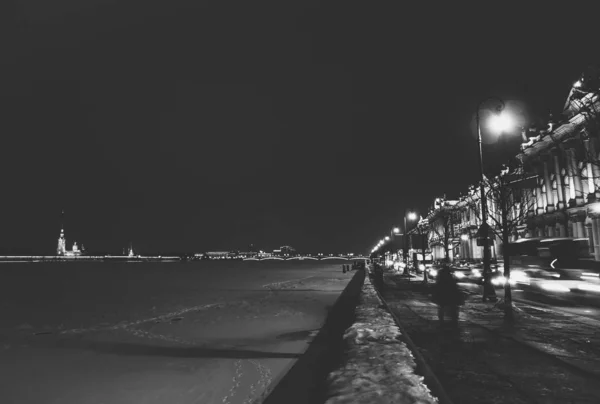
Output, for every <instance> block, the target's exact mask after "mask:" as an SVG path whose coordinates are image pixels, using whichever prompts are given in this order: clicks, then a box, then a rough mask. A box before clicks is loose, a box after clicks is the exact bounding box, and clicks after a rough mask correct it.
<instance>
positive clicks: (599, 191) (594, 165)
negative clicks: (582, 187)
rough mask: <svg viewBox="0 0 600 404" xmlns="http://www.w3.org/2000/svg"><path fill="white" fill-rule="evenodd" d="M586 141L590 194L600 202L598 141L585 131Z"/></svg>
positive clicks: (584, 142)
mask: <svg viewBox="0 0 600 404" xmlns="http://www.w3.org/2000/svg"><path fill="white" fill-rule="evenodd" d="M584 136H585V139H584V141H583V145H584V146H585V151H586V155H587V156H588V158H587V160H588V162H587V170H588V177H591V178H590V181H589V183H590V194H593V197H591V199H592V200H598V199H599V196H600V167H599V166H598V157H597V155H596V140H595V139H594V138H592V137H590V136H589V135H588V133H587V131H585V129H584Z"/></svg>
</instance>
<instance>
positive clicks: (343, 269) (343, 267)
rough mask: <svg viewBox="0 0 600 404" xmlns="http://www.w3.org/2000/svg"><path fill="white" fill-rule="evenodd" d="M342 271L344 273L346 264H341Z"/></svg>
mask: <svg viewBox="0 0 600 404" xmlns="http://www.w3.org/2000/svg"><path fill="white" fill-rule="evenodd" d="M342 272H343V273H346V265H342Z"/></svg>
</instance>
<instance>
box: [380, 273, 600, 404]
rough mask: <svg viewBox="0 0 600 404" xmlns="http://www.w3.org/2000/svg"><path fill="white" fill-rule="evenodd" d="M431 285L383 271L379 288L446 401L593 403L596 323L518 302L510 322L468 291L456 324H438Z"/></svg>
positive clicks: (598, 398)
mask: <svg viewBox="0 0 600 404" xmlns="http://www.w3.org/2000/svg"><path fill="white" fill-rule="evenodd" d="M431 284H432V283H430V284H429V285H425V284H424V283H423V282H422V278H421V277H419V276H415V275H413V276H412V277H410V278H408V277H406V276H404V275H401V274H398V273H394V272H389V271H386V272H385V273H384V283H383V287H380V293H381V295H382V297H383V298H384V300H385V301H386V303H387V305H388V307H389V308H390V310H391V312H392V314H393V315H394V316H395V318H396V319H397V321H398V322H399V324H400V326H401V328H402V329H403V330H404V331H405V332H406V333H408V335H409V336H410V338H411V339H412V341H413V342H414V343H415V345H416V346H417V348H418V349H419V352H420V353H421V355H422V356H423V357H424V358H425V360H426V362H427V364H428V365H429V367H430V368H431V370H432V371H433V373H434V374H435V375H436V376H437V378H438V380H439V382H440V384H441V385H442V387H443V388H444V390H445V392H446V394H447V396H448V397H449V398H450V400H451V401H452V402H453V403H455V404H459V403H460V404H462V403H465V404H467V403H505V402H510V403H582V404H583V403H599V402H600V383H598V381H599V380H600V321H598V320H596V319H593V318H589V317H585V316H580V315H577V314H575V313H573V312H567V311H562V310H554V309H553V308H552V307H551V306H548V305H543V304H533V303H528V302H525V301H521V300H518V301H515V306H516V314H515V319H516V321H515V322H514V324H512V325H511V324H507V323H506V322H505V321H504V313H503V310H502V307H501V305H500V304H498V303H483V302H482V301H481V300H482V299H481V295H480V294H478V292H473V291H469V292H468V293H469V298H468V299H467V302H466V304H465V305H464V306H463V307H461V313H460V317H459V327H458V329H453V328H452V327H449V326H448V327H446V326H444V327H441V326H440V324H439V320H438V319H437V306H436V305H435V304H434V303H432V302H431V298H430V296H429V294H428V290H429V286H430V285H431ZM502 294H503V293H502V291H499V293H498V295H499V296H498V297H500V298H501V297H502Z"/></svg>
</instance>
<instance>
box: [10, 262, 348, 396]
mask: <svg viewBox="0 0 600 404" xmlns="http://www.w3.org/2000/svg"><path fill="white" fill-rule="evenodd" d="M342 263H346V261H343V262H342V261H340V262H339V263H337V262H333V263H332V262H328V263H320V262H314V261H313V262H308V263H305V262H289V263H285V262H267V263H265V262H211V261H201V262H193V263H118V264H114V263H96V262H85V263H75V262H74V263H2V264H0V319H1V323H0V403H6V404H8V403H48V404H50V403H64V404H71V403H72V404H88V403H89V404H91V403H96V404H100V403H105V404H119V403H173V404H176V403H220V404H226V403H231V404H233V403H248V404H249V403H252V402H253V401H254V400H255V399H256V398H257V397H260V396H261V394H262V393H263V392H264V391H265V389H266V388H267V387H268V386H269V385H270V384H271V383H272V382H273V381H274V380H277V378H278V377H279V376H280V375H281V374H283V373H284V372H285V371H287V369H289V367H290V366H291V365H292V364H293V362H294V360H295V359H296V358H298V356H299V355H300V354H302V353H303V352H304V351H305V350H306V348H307V346H308V342H309V341H310V339H311V337H312V336H314V335H315V333H316V332H317V331H318V329H319V328H320V326H321V324H322V323H323V321H324V320H325V317H326V315H327V311H328V309H329V308H330V307H331V306H332V305H333V303H334V302H335V300H336V299H337V297H338V296H339V294H340V293H341V291H342V290H343V289H344V287H345V286H346V284H347V283H348V281H349V280H350V278H351V276H352V275H351V274H343V273H342V271H341V265H342Z"/></svg>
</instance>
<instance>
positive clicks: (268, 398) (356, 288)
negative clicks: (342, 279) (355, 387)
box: [252, 269, 366, 404]
mask: <svg viewBox="0 0 600 404" xmlns="http://www.w3.org/2000/svg"><path fill="white" fill-rule="evenodd" d="M365 274H366V270H363V269H359V270H357V271H356V273H355V274H353V275H352V278H351V279H350V281H349V282H348V284H347V285H346V287H345V288H344V290H343V291H342V292H341V293H340V295H339V296H338V298H337V299H336V300H335V302H334V304H333V306H332V308H331V310H330V311H329V313H328V314H327V317H326V318H325V321H324V322H323V324H322V326H321V328H320V330H319V333H318V334H317V335H316V337H315V338H314V339H313V340H312V341H311V342H310V344H309V346H308V348H307V349H306V351H305V352H304V353H303V354H301V355H300V357H299V358H298V359H297V360H296V362H295V363H294V364H293V365H291V366H290V367H289V368H288V370H287V371H285V372H284V373H283V374H282V375H281V376H279V377H278V378H277V379H275V380H273V381H272V382H271V385H270V386H269V387H267V388H266V390H265V391H264V392H263V393H262V394H261V396H259V397H257V398H256V399H254V400H253V401H252V404H271V403H273V404H279V403H289V404H294V403H318V402H324V401H325V400H321V397H320V396H319V395H320V394H321V393H322V391H321V390H320V389H322V388H324V387H325V386H324V381H325V380H326V379H327V376H328V374H329V371H330V369H329V367H330V366H329V364H328V361H327V360H337V358H335V357H334V355H335V354H336V353H337V351H336V349H332V343H331V341H332V337H335V336H336V335H337V334H339V335H340V340H341V338H342V336H343V333H344V331H345V330H346V328H348V327H349V326H350V325H352V318H353V317H354V309H355V307H356V304H357V303H358V298H359V295H360V291H361V290H362V285H363V283H364V280H365V276H366V275H365ZM345 303H351V304H350V306H351V307H350V310H348V311H346V309H347V308H348V307H349V306H346V305H345ZM347 319H348V320H350V324H345V323H346V321H345V320H347ZM338 345H339V346H340V347H341V345H340V344H338ZM334 348H338V346H335V347H334ZM323 362H325V363H323ZM311 365H313V366H312V367H311ZM315 368H316V369H315Z"/></svg>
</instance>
